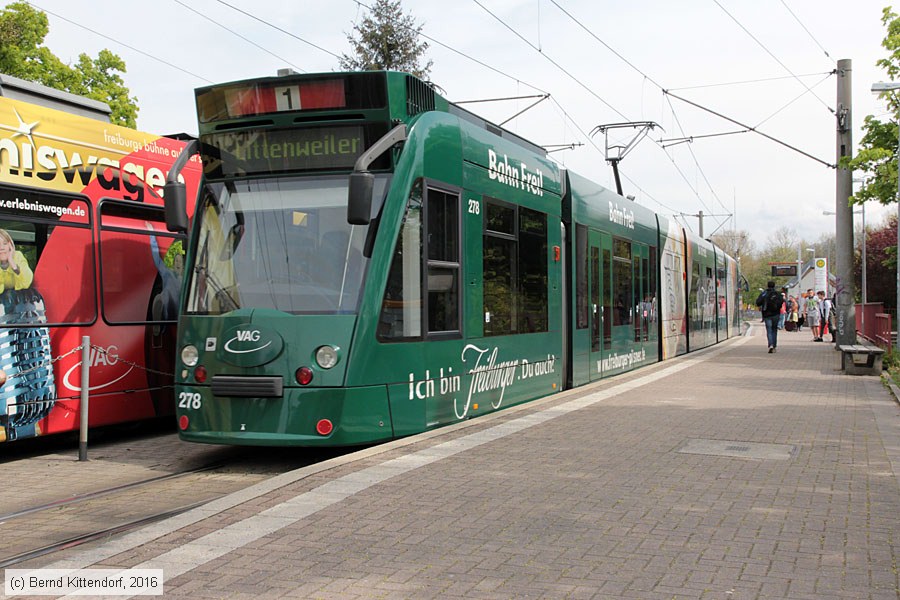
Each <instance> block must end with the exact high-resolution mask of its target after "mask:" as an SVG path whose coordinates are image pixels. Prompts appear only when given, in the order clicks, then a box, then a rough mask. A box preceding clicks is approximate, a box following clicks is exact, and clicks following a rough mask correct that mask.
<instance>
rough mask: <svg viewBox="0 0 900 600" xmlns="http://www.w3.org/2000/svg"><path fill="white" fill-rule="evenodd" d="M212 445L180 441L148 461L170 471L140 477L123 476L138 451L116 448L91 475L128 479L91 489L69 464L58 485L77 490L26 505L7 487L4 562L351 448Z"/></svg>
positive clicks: (30, 563) (102, 536)
mask: <svg viewBox="0 0 900 600" xmlns="http://www.w3.org/2000/svg"><path fill="white" fill-rule="evenodd" d="M169 443H171V442H170V441H168V440H165V439H161V440H160V441H159V444H160V445H159V446H158V447H157V449H158V450H160V451H161V452H162V453H163V454H165V453H166V451H167V450H169V449H170V447H169V446H167V445H166V444H169ZM209 448H210V447H209V446H206V447H198V446H194V445H185V446H184V447H182V446H178V449H179V451H183V452H184V454H179V455H178V456H177V457H176V458H172V459H167V460H166V461H162V462H161V463H160V464H157V465H152V466H151V468H149V469H148V468H145V469H144V471H145V475H146V472H147V471H151V470H155V469H167V470H169V471H170V472H166V473H162V474H159V475H153V476H151V477H146V476H144V477H142V478H140V479H136V480H134V481H123V480H124V479H125V476H124V475H123V474H121V473H120V471H121V470H122V462H121V461H123V460H124V459H125V457H128V458H131V456H132V453H131V452H129V451H128V450H129V449H127V448H122V449H111V450H109V451H108V455H109V458H108V459H106V458H104V459H102V460H104V461H105V460H109V462H108V463H106V464H101V465H99V466H101V468H102V473H100V476H99V477H98V478H97V479H96V480H93V479H92V480H91V481H96V482H100V481H103V482H106V483H110V482H112V483H115V482H116V481H123V482H122V483H116V484H115V485H108V486H106V487H102V488H99V489H93V490H92V489H89V487H88V486H86V485H85V480H84V479H83V478H79V475H78V474H79V470H78V468H69V469H68V470H67V471H66V473H67V477H70V478H71V479H70V481H68V484H69V485H67V482H66V481H65V480H61V481H60V482H59V488H60V489H68V490H79V491H78V493H71V494H69V495H66V496H64V497H58V498H53V497H52V496H49V494H44V496H45V497H44V498H41V495H38V494H35V495H34V496H33V501H34V500H38V502H33V504H31V505H30V506H24V507H16V506H15V504H16V503H15V502H14V497H13V496H11V495H9V494H7V495H6V500H7V502H6V506H5V507H4V506H3V504H0V510H2V508H6V510H4V511H3V514H0V539H3V540H4V544H3V551H2V553H0V568H5V567H10V566H14V565H21V566H20V567H19V568H40V567H44V566H46V565H47V564H50V562H52V560H55V559H56V557H55V556H53V555H56V554H62V555H63V556H65V552H66V551H67V550H71V549H73V548H77V547H78V546H82V545H84V544H90V543H91V542H98V541H102V540H107V539H110V538H113V537H115V536H118V535H121V534H123V533H126V532H129V531H131V530H134V529H138V528H140V527H143V526H146V525H148V524H151V523H154V522H157V521H162V520H164V519H167V518H170V517H174V516H176V515H179V514H181V513H183V512H186V511H188V510H191V509H193V508H196V507H198V506H202V505H203V504H206V503H208V502H211V501H213V500H216V499H218V498H221V497H223V496H225V495H227V494H230V493H232V492H235V491H239V490H241V489H243V488H245V487H248V486H250V485H252V484H254V483H257V482H259V481H262V480H264V479H267V478H269V477H272V476H275V475H278V474H281V473H284V472H287V471H290V470H292V469H296V468H299V467H302V466H307V465H309V464H313V463H316V462H319V461H322V460H326V459H328V458H332V457H333V456H335V455H337V454H340V453H343V452H344V451H335V450H328V451H322V450H317V451H310V450H301V449H297V450H295V451H288V452H282V453H279V454H278V455H273V454H272V453H270V452H261V451H260V450H259V449H258V448H243V447H229V448H224V447H213V451H212V452H210V450H209ZM192 452H193V454H192ZM142 456H143V455H142ZM204 459H205V460H204ZM210 459H212V460H210ZM31 460H35V461H41V460H42V459H40V458H35V459H31ZM46 460H47V459H43V461H44V462H45V461H46ZM100 462H101V461H99V460H98V461H97V462H92V464H91V468H94V469H96V467H97V466H98V463H100ZM198 463H199V464H198ZM19 470H20V471H22V470H24V469H19ZM132 474H134V472H132ZM76 482H77V485H75V483H76ZM24 491H26V492H27V488H26V489H25V490H24ZM57 491H58V490H57ZM46 496H49V498H47V497H46ZM2 499H3V494H2V493H0V500H2ZM42 499H43V500H45V501H40V500H42ZM42 559H43V560H42Z"/></svg>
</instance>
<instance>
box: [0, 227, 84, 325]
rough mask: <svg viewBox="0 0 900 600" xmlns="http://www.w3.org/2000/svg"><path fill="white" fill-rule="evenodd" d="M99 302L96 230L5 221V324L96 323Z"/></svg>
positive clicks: (1, 274) (1, 254)
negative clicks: (92, 239)
mask: <svg viewBox="0 0 900 600" xmlns="http://www.w3.org/2000/svg"><path fill="white" fill-rule="evenodd" d="M51 238H52V241H51V243H49V244H48V240H51ZM94 298H95V295H94V261H93V244H92V242H91V230H90V229H88V228H85V227H77V226H66V225H65V224H64V222H62V221H60V222H59V224H58V225H50V224H48V223H43V222H28V221H21V220H11V219H0V305H2V308H0V311H2V316H0V322H2V324H3V325H16V324H22V325H28V324H33V323H35V322H40V323H41V324H42V325H43V324H45V323H46V324H48V325H62V324H76V323H90V322H92V321H93V320H94V319H95V318H96V315H97V311H96V304H95V299H94ZM35 319H37V320H35Z"/></svg>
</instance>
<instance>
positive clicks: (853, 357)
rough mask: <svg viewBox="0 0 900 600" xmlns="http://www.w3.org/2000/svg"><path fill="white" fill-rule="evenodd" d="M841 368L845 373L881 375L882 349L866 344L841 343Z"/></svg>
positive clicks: (839, 347)
mask: <svg viewBox="0 0 900 600" xmlns="http://www.w3.org/2000/svg"><path fill="white" fill-rule="evenodd" d="M838 350H840V351H841V369H842V370H843V371H844V372H845V373H847V375H881V359H882V356H884V349H883V348H879V347H878V346H871V345H867V344H843V345H840V346H838Z"/></svg>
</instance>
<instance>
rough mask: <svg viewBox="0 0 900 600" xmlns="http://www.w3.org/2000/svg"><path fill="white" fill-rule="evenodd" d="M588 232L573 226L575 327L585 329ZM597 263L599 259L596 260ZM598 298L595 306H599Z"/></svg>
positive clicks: (587, 312)
mask: <svg viewBox="0 0 900 600" xmlns="http://www.w3.org/2000/svg"><path fill="white" fill-rule="evenodd" d="M587 248H588V230H587V227H585V226H584V225H576V226H575V317H576V321H575V327H576V328H577V329H587V326H588V314H589V311H588V282H587V274H588V268H589V265H588V263H589V262H590V257H589V256H588V250H587ZM598 261H599V258H598ZM599 300H600V299H599V298H597V302H596V303H595V304H599ZM597 339H598V340H599V338H597Z"/></svg>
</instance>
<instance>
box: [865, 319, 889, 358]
mask: <svg viewBox="0 0 900 600" xmlns="http://www.w3.org/2000/svg"><path fill="white" fill-rule="evenodd" d="M892 333H893V330H892V329H891V315H889V314H887V313H876V314H875V327H874V330H873V331H872V335H871V336H866V337H871V339H873V340H874V341H875V343H876V344H878V345H879V346H880V347H882V348H885V349H887V348H890V347H891V346H892V343H891V342H892V339H891V334H892Z"/></svg>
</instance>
